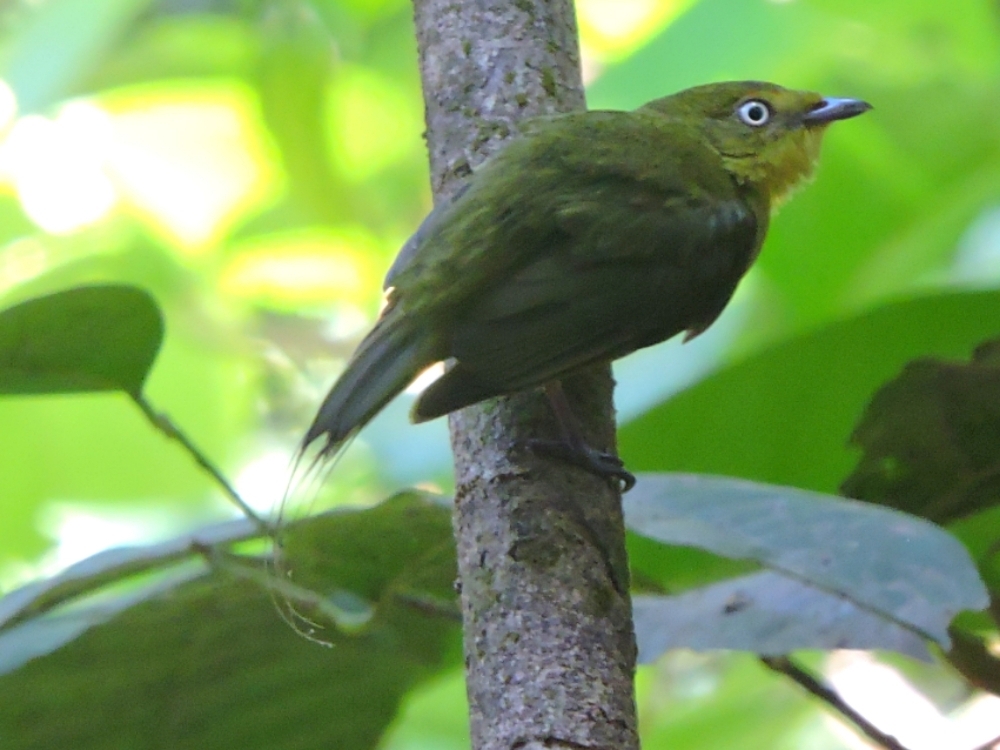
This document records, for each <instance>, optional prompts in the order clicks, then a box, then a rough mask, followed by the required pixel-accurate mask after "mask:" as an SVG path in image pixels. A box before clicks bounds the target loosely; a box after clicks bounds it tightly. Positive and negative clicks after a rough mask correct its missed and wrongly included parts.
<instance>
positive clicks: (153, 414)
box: [132, 394, 274, 536]
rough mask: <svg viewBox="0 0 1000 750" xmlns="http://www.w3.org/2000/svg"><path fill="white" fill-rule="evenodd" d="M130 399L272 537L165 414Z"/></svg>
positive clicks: (135, 397) (139, 398)
mask: <svg viewBox="0 0 1000 750" xmlns="http://www.w3.org/2000/svg"><path fill="white" fill-rule="evenodd" d="M132 398H133V400H134V401H135V403H136V404H137V405H138V406H139V409H140V410H141V411H142V413H143V414H145V415H146V419H148V420H149V421H150V423H151V424H152V425H153V426H154V427H155V428H156V429H158V430H159V431H160V432H162V433H163V434H164V435H166V436H167V437H168V438H171V439H172V440H176V441H177V442H178V443H180V444H181V446H182V447H183V448H184V450H186V451H187V452H188V454H189V455H190V456H191V457H192V458H193V459H194V461H195V463H196V464H198V465H199V466H200V467H201V468H203V469H204V470H205V471H207V472H208V473H209V474H210V475H211V477H212V478H213V479H214V480H215V481H216V482H217V483H218V485H219V486H220V487H221V488H222V491H223V492H224V493H225V494H226V496H227V497H228V498H229V499H230V500H231V501H232V502H233V503H234V504H235V505H236V507H237V508H239V509H240V511H241V512H242V513H243V515H245V516H246V517H247V518H249V519H250V520H251V521H253V522H254V523H255V524H257V526H258V527H259V528H260V530H261V531H262V532H264V534H266V535H267V536H274V531H273V529H272V528H271V526H270V525H269V524H268V523H267V522H266V521H264V520H263V519H262V518H261V517H260V516H258V515H257V514H256V513H255V512H254V510H253V508H251V507H250V506H249V505H247V503H246V501H245V500H244V499H243V498H242V497H240V496H239V494H237V492H236V490H235V489H233V486H232V485H231V484H230V483H229V480H227V479H226V478H225V477H224V476H223V475H222V472H221V471H219V469H218V468H217V467H216V466H215V465H214V464H213V463H212V462H211V461H209V460H208V457H207V456H205V454H203V453H202V452H201V451H200V450H199V449H198V446H196V445H195V444H194V443H192V442H191V441H190V440H189V439H188V437H187V435H185V434H184V433H183V432H181V431H180V430H179V429H178V428H177V425H175V424H174V423H173V422H171V421H170V417H168V416H167V415H166V414H160V413H158V412H157V411H156V410H154V409H153V407H152V405H151V404H150V403H149V402H148V401H146V399H145V398H143V396H142V394H132Z"/></svg>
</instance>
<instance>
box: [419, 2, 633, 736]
mask: <svg viewBox="0 0 1000 750" xmlns="http://www.w3.org/2000/svg"><path fill="white" fill-rule="evenodd" d="M414 7H415V18H416V25H417V39H418V46H419V51H420V69H421V75H422V78H423V85H424V98H425V103H426V120H427V144H428V151H429V154H430V163H431V173H432V184H433V187H434V193H435V197H436V200H437V201H438V202H440V201H441V200H442V199H444V198H445V197H446V196H448V195H451V194H452V193H453V192H454V191H455V190H456V189H457V188H458V187H459V185H460V184H461V181H462V180H463V179H464V178H465V177H466V176H468V175H469V174H470V173H471V170H472V169H473V168H474V167H475V166H476V165H477V164H479V163H480V162H482V160H483V159H484V158H486V157H487V156H489V154H491V153H493V152H494V151H496V149H497V148H498V147H499V146H500V145H501V144H502V141H503V140H504V139H505V138H507V137H508V136H510V135H512V134H513V133H515V132H516V129H517V126H516V122H517V121H518V120H520V119H521V118H523V117H526V116H533V115H540V114H551V113H555V112H565V111H570V110H574V109H582V108H583V107H584V98H583V89H582V84H581V81H580V72H579V55H578V49H577V40H576V24H575V19H574V15H573V5H572V2H570V0H549V1H548V2H545V1H544V0H517V2H510V0H464V1H463V2H458V1H457V0H414ZM563 385H564V388H565V390H566V392H567V396H568V397H569V399H570V402H571V404H572V406H573V410H574V413H575V414H576V416H577V417H578V418H579V419H580V421H581V425H582V428H583V431H584V433H585V436H586V438H587V439H588V441H589V442H590V444H591V445H593V446H594V447H597V448H600V449H613V448H614V410H613V407H612V402H611V394H612V385H613V383H612V380H611V373H610V368H609V367H607V366H601V367H597V368H594V369H592V370H590V371H588V372H587V373H584V374H581V375H579V376H577V377H574V378H571V379H569V380H567V381H566V382H565V383H564V384H563ZM450 421H451V429H452V447H453V450H454V454H455V467H456V484H457V492H456V506H455V514H454V525H455V533H456V537H457V543H458V561H459V577H460V583H461V587H462V612H463V621H464V632H465V661H466V678H467V683H468V692H469V703H470V712H471V723H472V739H473V747H474V748H475V749H476V750H494V749H496V750H500V749H503V750H509V749H510V748H520V749H522V750H529V749H535V748H542V747H545V748H571V747H572V748H579V747H595V748H596V747H614V748H621V749H622V750H632V749H634V748H638V735H637V731H636V715H635V701H634V697H633V675H634V670H635V638H634V635H633V628H632V616H631V615H632V612H631V602H630V600H629V597H628V593H627V592H628V566H627V560H626V556H625V545H624V540H625V531H624V524H623V521H622V515H621V498H620V497H619V495H618V493H617V492H615V491H614V490H612V489H611V487H610V486H609V485H608V483H607V482H605V481H603V480H601V479H599V478H597V477H595V476H592V475H589V474H587V473H585V472H582V471H581V470H580V469H577V468H573V467H570V466H568V465H564V464H561V463H558V462H553V461H551V460H546V459H544V458H543V457H541V456H536V455H533V454H532V453H531V452H530V451H529V450H526V449H525V448H524V446H525V445H526V444H527V443H528V441H529V440H530V439H532V438H549V437H557V436H558V435H559V431H558V427H557V425H556V423H555V420H554V418H553V415H552V413H551V410H550V409H549V408H548V406H547V404H546V402H545V401H544V399H543V398H542V397H541V396H540V394H537V393H524V394H518V395H516V396H513V397H511V398H507V399H500V400H498V401H496V402H491V403H490V404H488V405H485V406H476V407H471V408H468V409H464V410H462V411H461V412H458V413H457V414H453V415H452V416H451V418H450Z"/></svg>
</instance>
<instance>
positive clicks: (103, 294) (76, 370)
mask: <svg viewBox="0 0 1000 750" xmlns="http://www.w3.org/2000/svg"><path fill="white" fill-rule="evenodd" d="M162 340H163V319H162V318H161V316H160V311H159V308H158V307H157V305H156V302H155V301H154V300H153V298H152V297H151V296H150V295H149V294H147V293H146V292H144V291H143V290H141V289H138V288H136V287H131V286H126V285H123V284H106V285H99V286H86V287H77V288H76V289H68V290H66V291H63V292H56V293H55V294H50V295H47V296H44V297H38V298H36V299H32V300H29V301H27V302H22V303H21V304H19V305H15V306H14V307H11V308H8V309H7V310H4V311H2V312H0V394H8V395H10V394H42V393H78V392H81V391H107V390H121V391H125V392H126V393H128V394H130V395H132V396H134V397H136V396H138V395H139V393H140V391H141V390H142V386H143V383H144V382H145V380H146V376H147V375H148V373H149V368H150V367H152V365H153V360H154V359H155V358H156V353H157V351H158V350H159V348H160V343H161V342H162Z"/></svg>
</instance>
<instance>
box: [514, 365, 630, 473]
mask: <svg viewBox="0 0 1000 750" xmlns="http://www.w3.org/2000/svg"><path fill="white" fill-rule="evenodd" d="M545 395H546V396H547V397H548V399H549V404H550V405H551V407H552V413H553V414H555V417H556V421H557V422H558V423H559V431H560V432H561V433H562V440H531V441H529V447H530V448H531V449H532V450H533V451H535V452H536V453H541V454H544V455H547V456H551V457H552V458H557V459H559V460H560V461H566V462H567V463H571V464H573V465H574V466H579V467H580V468H581V469H585V470H586V471H589V472H591V473H593V474H597V476H599V477H602V478H603V479H607V480H609V481H614V482H615V483H616V484H617V485H618V487H619V489H620V490H621V491H622V492H628V491H629V490H630V489H632V487H633V486H634V485H635V475H634V474H632V473H631V472H629V471H626V469H625V465H624V464H623V463H622V460H621V459H620V458H618V456H615V455H614V454H611V453H606V452H604V451H599V450H597V449H596V448H593V447H591V446H590V445H588V444H587V441H586V440H585V439H584V437H583V430H582V429H581V428H580V423H579V421H578V420H577V418H576V415H575V414H574V413H573V410H572V409H571V408H570V405H569V400H568V399H567V398H566V393H565V391H563V388H562V383H560V382H559V381H558V380H556V381H553V382H551V383H548V384H547V385H546V386H545Z"/></svg>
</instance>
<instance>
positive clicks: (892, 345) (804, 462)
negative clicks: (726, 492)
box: [619, 292, 1000, 492]
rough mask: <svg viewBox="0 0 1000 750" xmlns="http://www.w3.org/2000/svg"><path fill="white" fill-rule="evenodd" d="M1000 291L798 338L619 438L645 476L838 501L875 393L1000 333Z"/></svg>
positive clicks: (884, 312) (881, 313)
mask: <svg viewBox="0 0 1000 750" xmlns="http://www.w3.org/2000/svg"><path fill="white" fill-rule="evenodd" d="M998 312H1000V293H998V292H981V293H950V294H941V295H935V296H929V297H923V298H919V299H912V300H906V301H902V302H896V303H894V304H891V305H886V306H885V307H882V308H879V309H877V310H874V311H872V312H869V313H865V314H863V315H858V316H855V317H852V318H850V319H847V320H843V321H840V322H837V323H834V324H832V325H830V326H827V327H826V328H823V329H820V330H818V331H815V332H813V333H810V334H807V335H804V336H799V337H797V338H795V339H792V340H790V341H787V342H785V343H783V344H781V345H779V346H775V347H773V348H771V349H769V350H766V351H764V352H761V353H760V354H757V355H755V356H752V357H749V358H748V359H746V360H744V361H743V362H741V363H739V364H737V365H734V366H732V367H730V368H728V369H725V370H722V371H720V372H718V373H716V374H714V375H712V376H711V377H709V378H706V379H705V380H703V381H702V382H701V383H699V384H698V385H696V386H694V387H692V388H689V389H688V390H686V391H684V392H682V393H679V394H677V395H676V396H674V397H673V398H672V399H670V400H669V401H667V402H666V403H664V404H661V405H660V406H658V407H657V408H655V409H653V410H651V411H649V412H648V413H646V414H645V415H644V416H642V417H640V418H639V419H636V420H634V421H632V422H630V423H629V424H627V425H625V426H624V427H623V428H622V430H621V431H620V433H619V438H620V449H621V455H622V457H623V458H624V460H625V463H626V465H628V466H629V467H630V468H632V469H633V470H634V469H639V470H643V471H649V470H656V471H691V472H698V473H706V474H724V475H727V476H739V477H745V478H747V479H754V480H758V481H762V482H771V483H774V484H785V485H790V486H794V487H803V488H808V489H813V490H819V491H826V492H833V491H835V490H836V488H837V487H838V486H839V485H840V482H841V480H842V479H843V477H845V476H847V474H848V473H850V471H851V467H852V466H853V465H854V463H855V461H856V454H855V452H854V451H852V450H851V449H850V448H849V446H848V439H849V437H850V435H851V432H852V431H853V429H854V425H855V424H856V422H857V420H858V417H859V416H860V415H861V413H862V412H863V410H864V408H865V405H866V404H867V403H868V399H869V398H870V397H871V394H872V393H873V392H874V391H875V389H876V388H878V387H879V386H881V385H882V384H883V383H884V382H886V381H887V380H889V379H890V378H892V377H894V376H895V375H896V374H897V373H898V372H899V371H900V370H901V369H902V368H903V366H904V364H905V363H906V362H908V361H910V360H912V359H914V358H915V357H918V356H925V355H939V356H949V357H964V356H966V355H967V354H968V352H969V351H970V350H971V349H972V348H973V347H974V346H976V345H977V344H978V343H979V342H981V341H983V340H984V339H986V338H989V337H990V336H992V335H995V334H996V333H997V331H1000V315H998Z"/></svg>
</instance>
